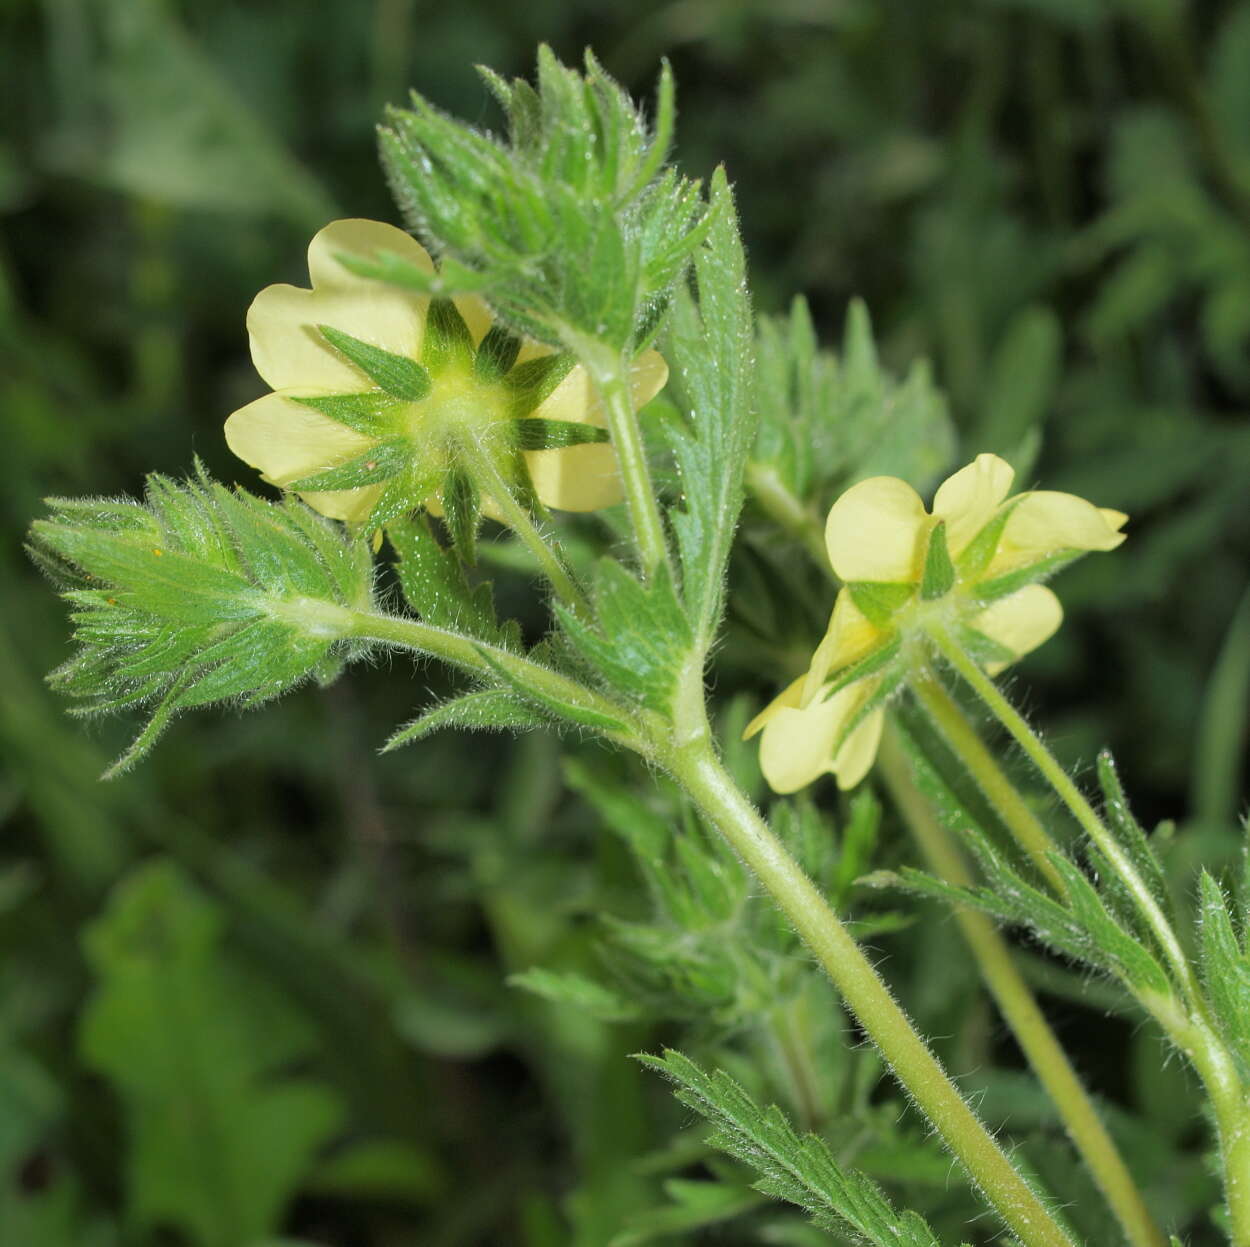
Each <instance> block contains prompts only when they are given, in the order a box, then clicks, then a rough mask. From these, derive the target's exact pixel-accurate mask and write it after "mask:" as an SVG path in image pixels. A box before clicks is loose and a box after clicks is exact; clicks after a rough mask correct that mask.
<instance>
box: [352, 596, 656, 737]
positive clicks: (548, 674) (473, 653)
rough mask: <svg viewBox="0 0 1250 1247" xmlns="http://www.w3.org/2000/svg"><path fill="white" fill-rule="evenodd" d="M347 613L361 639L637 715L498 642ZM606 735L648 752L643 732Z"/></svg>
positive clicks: (580, 704)
mask: <svg viewBox="0 0 1250 1247" xmlns="http://www.w3.org/2000/svg"><path fill="white" fill-rule="evenodd" d="M343 614H344V615H345V616H346V617H347V620H348V625H349V627H348V629H347V631H348V632H349V634H350V635H351V636H353V637H356V638H357V639H359V640H362V641H380V642H382V643H383V644H385V645H394V646H397V647H398V648H400V649H406V650H411V651H413V652H414V653H417V654H424V655H426V656H427V657H430V658H441V659H442V660H443V661H444V662H447V663H450V664H451V665H452V666H453V667H459V668H460V669H461V670H462V671H468V672H471V673H472V674H474V675H477V676H485V677H487V678H488V679H490V680H491V681H492V682H496V681H498V679H499V669H501V670H503V671H505V672H506V673H507V674H508V676H509V677H510V678H511V679H512V680H514V681H516V683H517V685H519V686H521V687H524V688H531V689H533V690H534V692H535V694H536V695H537V696H538V697H539V698H541V699H546V700H549V701H552V702H557V703H564V704H566V705H569V706H572V707H575V708H578V709H581V710H584V711H589V712H591V713H592V714H597V715H602V716H604V717H606V718H609V719H615V720H617V721H618V722H629V721H631V718H632V719H633V720H635V721H638V720H639V715H638V712H637V711H636V710H634V711H627V710H624V709H623V708H622V707H620V706H617V705H615V704H614V703H613V702H610V701H609V700H608V699H607V698H606V697H601V696H600V695H599V694H598V693H596V692H593V691H592V690H591V689H588V688H586V687H585V686H584V685H582V684H578V683H577V682H576V681H575V680H570V679H569V678H568V677H567V676H563V675H561V674H560V673H559V672H558V671H552V670H551V668H549V667H544V666H542V665H541V664H539V663H536V662H532V661H530V659H528V658H522V657H521V656H520V655H519V654H514V653H512V652H511V651H510V650H506V649H501V648H500V647H499V646H497V645H489V644H487V643H486V642H485V641H477V640H474V639H473V638H472V637H467V636H464V635H462V634H461V633H458V632H449V631H447V629H445V628H433V627H431V626H430V625H429V624H425V623H421V622H420V620H416V619H405V618H403V617H402V616H399V615H383V614H376V613H374V612H373V611H344V612H343ZM492 663H493V664H494V666H492ZM603 735H604V737H605V739H608V740H612V741H614V742H615V743H617V744H620V745H625V746H626V747H627V748H630V749H633V750H635V751H637V752H639V753H641V754H643V756H649V751H648V748H647V745H646V742H645V741H644V740H643V739H642V738H641V737H639V736H636V735H633V734H631V735H628V736H626V735H624V734H621V733H617V732H610V731H604V732H603Z"/></svg>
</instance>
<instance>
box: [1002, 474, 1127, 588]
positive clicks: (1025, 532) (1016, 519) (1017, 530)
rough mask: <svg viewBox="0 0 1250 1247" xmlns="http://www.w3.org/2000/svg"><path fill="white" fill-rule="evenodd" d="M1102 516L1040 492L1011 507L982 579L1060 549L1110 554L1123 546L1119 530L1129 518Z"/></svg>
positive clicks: (1067, 497)
mask: <svg viewBox="0 0 1250 1247" xmlns="http://www.w3.org/2000/svg"><path fill="white" fill-rule="evenodd" d="M1121 516H1122V513H1121V512H1119V511H1111V512H1110V514H1109V515H1108V514H1104V513H1103V511H1101V510H1100V509H1099V508H1098V507H1096V506H1094V504H1093V503H1092V502H1086V501H1085V499H1084V498H1078V497H1077V496H1076V495H1075V494H1063V493H1057V492H1055V491H1054V490H1047V489H1039V490H1035V491H1034V492H1032V493H1028V494H1024V495H1022V496H1021V498H1020V501H1019V502H1017V503H1016V504H1015V506H1014V507H1012V510H1011V514H1010V515H1009V516H1008V517H1007V523H1006V525H1005V527H1004V528H1003V535H1002V538H1001V539H1000V541H999V543H998V549H997V550H996V551H995V553H994V557H993V559H991V560H990V565H989V567H988V568H987V569H986V571H985V577H986V578H987V579H988V578H991V577H993V576H997V575H1001V574H1003V573H1005V572H1009V571H1013V570H1015V569H1016V568H1019V567H1027V566H1028V565H1029V564H1031V563H1036V562H1039V561H1040V560H1041V559H1044V558H1047V557H1048V556H1050V555H1052V554H1058V553H1060V552H1062V551H1064V550H1114V549H1115V548H1116V546H1118V545H1120V544H1121V543H1122V542H1123V541H1124V534H1123V533H1121V532H1118V531H1117V528H1118V527H1119V525H1121V524H1123V523H1124V522H1125V520H1126V519H1127V517H1123V518H1121Z"/></svg>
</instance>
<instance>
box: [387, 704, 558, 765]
mask: <svg viewBox="0 0 1250 1247" xmlns="http://www.w3.org/2000/svg"><path fill="white" fill-rule="evenodd" d="M550 723H551V720H550V719H549V718H548V717H547V716H546V715H543V714H539V713H537V712H536V711H535V710H534V707H533V705H532V704H531V703H529V702H525V701H522V700H521V699H520V698H519V697H517V696H515V695H514V694H512V693H509V692H506V691H505V690H503V689H483V690H482V691H481V692H478V693H466V694H465V695H464V696H463V697H457V698H455V699H453V700H452V701H445V702H440V703H439V704H438V705H436V706H435V707H434V708H433V709H431V710H427V711H425V712H424V713H423V714H422V715H421V716H420V717H419V718H416V719H414V720H413V721H412V722H411V723H408V724H406V725H405V726H404V727H402V728H400V729H399V730H398V731H397V732H395V733H394V734H393V735H392V736H391V737H390V739H389V740H387V742H386V744H385V745H383V747H382V752H383V753H390V752H391V750H392V749H398V748H399V747H400V746H401V745H410V744H412V742H413V741H417V740H423V739H424V738H425V737H427V736H429V735H431V734H432V733H434V732H437V731H440V730H441V729H443V728H459V729H462V730H467V731H474V732H499V731H511V732H525V731H529V730H530V729H532V728H536V727H546V726H549V725H550Z"/></svg>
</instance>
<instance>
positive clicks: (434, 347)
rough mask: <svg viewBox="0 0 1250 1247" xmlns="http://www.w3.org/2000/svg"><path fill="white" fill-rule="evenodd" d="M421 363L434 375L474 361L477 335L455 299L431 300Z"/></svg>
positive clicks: (465, 365)
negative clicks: (470, 327)
mask: <svg viewBox="0 0 1250 1247" xmlns="http://www.w3.org/2000/svg"><path fill="white" fill-rule="evenodd" d="M421 362H422V363H423V364H424V365H425V367H426V369H427V370H428V371H429V374H430V375H431V376H437V375H438V374H439V373H441V372H443V371H445V370H446V369H447V368H450V367H454V366H456V365H459V366H461V367H468V366H469V365H471V364H472V363H473V362H474V351H473V335H472V334H471V333H470V332H469V326H468V325H466V324H465V322H464V317H463V316H461V315H460V309H459V308H458V307H457V306H456V305H455V303H454V302H453V301H452V300H451V299H431V300H430V310H429V312H428V314H427V315H426V318H425V342H424V343H423V345H422V347H421Z"/></svg>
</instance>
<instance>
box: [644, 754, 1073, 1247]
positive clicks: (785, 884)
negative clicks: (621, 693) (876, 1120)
mask: <svg viewBox="0 0 1250 1247" xmlns="http://www.w3.org/2000/svg"><path fill="white" fill-rule="evenodd" d="M664 761H665V764H666V765H667V766H668V767H669V769H670V770H671V771H672V773H673V774H674V775H675V776H676V778H677V779H678V780H679V782H680V783H681V784H682V785H683V787H684V788H685V789H686V791H687V792H688V793H689V794H690V796H691V797H692V798H693V799H694V801H695V802H696V803H697V804H698V806H699V808H700V809H701V810H702V811H703V813H704V814H705V815H706V816H707V818H708V819H709V820H710V821H711V822H712V823H713V824H714V825H715V826H716V827H717V828H718V829H719V830H720V832H721V834H722V835H723V836H724V837H725V838H726V840H728V841H729V843H730V844H731V845H732V846H733V847H734V849H735V850H736V851H737V853H738V854H739V855H740V856H741V857H742V859H743V861H745V862H746V864H747V865H748V866H749V867H750V868H751V870H752V871H754V872H755V875H756V876H757V877H758V878H759V880H760V882H761V883H762V884H763V885H764V886H765V887H766V888H767V889H768V891H769V892H770V893H771V894H772V896H773V899H774V900H775V901H776V902H777V904H778V905H779V906H780V907H781V909H782V911H783V912H784V913H785V914H786V916H787V917H788V918H789V919H790V921H791V922H792V923H793V924H794V927H795V929H796V930H797V931H798V933H799V934H800V936H801V937H802V938H803V940H804V941H805V942H806V943H807V945H808V947H809V948H810V949H811V950H812V952H813V953H814V954H815V955H816V957H817V959H818V960H819V961H820V963H821V965H822V966H824V968H825V970H826V972H827V973H828V975H829V977H830V978H831V979H832V980H833V982H834V984H835V986H836V987H837V988H838V990H839V991H840V992H841V994H842V997H843V999H844V1000H845V1001H846V1003H847V1005H848V1006H849V1007H850V1009H851V1010H852V1012H853V1013H854V1014H855V1016H856V1018H857V1019H858V1020H859V1022H860V1025H862V1026H863V1028H864V1029H865V1030H866V1031H867V1032H868V1034H869V1035H870V1036H871V1037H872V1040H873V1042H874V1043H875V1044H876V1045H877V1047H878V1048H879V1049H880V1051H881V1053H882V1055H883V1056H884V1057H885V1059H886V1061H887V1062H888V1063H889V1065H890V1068H891V1069H892V1070H893V1071H894V1073H895V1076H896V1077H897V1078H898V1080H899V1082H900V1083H902V1085H903V1087H904V1088H905V1089H906V1091H907V1092H908V1094H909V1095H910V1096H911V1097H912V1099H913V1100H914V1101H915V1103H916V1104H917V1106H918V1107H919V1108H920V1109H921V1111H922V1112H924V1113H925V1115H926V1116H927V1117H928V1118H929V1120H930V1121H931V1122H932V1123H933V1125H934V1127H935V1128H936V1129H937V1131H938V1133H939V1134H940V1135H941V1137H942V1139H943V1141H944V1142H945V1143H946V1145H947V1147H949V1148H950V1150H951V1151H952V1152H953V1153H954V1154H955V1156H957V1157H958V1158H959V1160H960V1162H961V1163H962V1164H963V1166H964V1168H965V1169H966V1170H967V1172H968V1174H969V1176H970V1177H971V1179H972V1181H973V1182H974V1183H975V1184H976V1185H977V1186H978V1187H979V1188H980V1190H981V1191H982V1192H983V1193H984V1195H985V1197H986V1198H987V1200H988V1201H989V1202H990V1203H991V1204H992V1205H993V1207H994V1208H995V1209H996V1210H997V1211H998V1214H999V1215H1000V1216H1001V1217H1002V1219H1003V1221H1004V1222H1005V1223H1006V1224H1007V1225H1008V1226H1009V1227H1010V1228H1011V1229H1012V1230H1013V1231H1014V1232H1015V1234H1016V1235H1017V1236H1018V1237H1019V1239H1020V1241H1021V1243H1022V1244H1024V1247H1072V1244H1071V1239H1069V1237H1068V1235H1067V1234H1066V1233H1065V1232H1064V1230H1063V1229H1062V1228H1061V1227H1060V1225H1059V1223H1058V1222H1057V1221H1055V1219H1054V1218H1053V1217H1052V1216H1051V1214H1050V1213H1049V1212H1048V1211H1047V1210H1046V1208H1045V1207H1044V1205H1043V1204H1042V1202H1041V1201H1040V1200H1039V1198H1038V1197H1037V1195H1036V1193H1035V1192H1034V1191H1033V1190H1032V1189H1031V1188H1030V1186H1029V1185H1028V1183H1027V1182H1026V1181H1025V1180H1024V1178H1023V1177H1022V1176H1021V1175H1020V1173H1019V1172H1018V1171H1017V1170H1016V1168H1015V1167H1014V1166H1013V1165H1012V1163H1011V1161H1010V1160H1008V1158H1007V1156H1006V1155H1005V1154H1004V1153H1003V1151H1002V1149H1001V1148H1000V1147H999V1146H998V1144H997V1143H996V1142H995V1141H994V1139H993V1138H992V1136H991V1135H990V1133H989V1132H988V1131H987V1130H986V1128H985V1126H984V1125H983V1124H982V1123H981V1122H980V1120H979V1119H978V1118H977V1116H976V1114H975V1113H974V1112H973V1111H972V1109H971V1108H970V1107H969V1106H968V1104H967V1102H966V1101H965V1100H964V1098H963V1097H962V1096H961V1095H960V1093H959V1090H958V1089H957V1088H956V1086H955V1084H954V1083H953V1082H952V1081H951V1080H950V1077H949V1076H948V1075H947V1074H946V1072H945V1070H943V1069H942V1067H941V1065H940V1064H939V1063H938V1061H937V1060H936V1058H935V1057H934V1056H933V1054H932V1053H931V1052H930V1051H929V1049H928V1048H927V1047H926V1045H925V1042H924V1040H923V1039H921V1037H920V1036H919V1035H918V1034H917V1033H916V1030H915V1028H914V1027H913V1026H912V1024H911V1022H910V1020H909V1019H908V1017H907V1015H906V1014H905V1013H904V1012H903V1010H902V1009H901V1008H900V1007H899V1005H898V1003H897V1001H895V999H894V997H893V996H892V995H891V994H890V990H889V988H888V987H886V985H885V983H884V982H882V980H881V978H880V977H879V976H878V974H877V972H876V971H875V970H874V969H873V967H872V964H871V963H870V962H869V960H868V958H867V957H866V956H865V955H864V953H863V951H862V950H861V949H860V947H859V945H858V944H856V942H855V940H854V939H853V938H852V937H851V935H850V933H849V932H848V931H847V929H846V927H845V926H844V925H843V924H842V923H841V921H839V919H838V917H837V915H836V914H835V913H834V912H833V910H832V909H830V907H829V905H828V903H827V902H826V901H825V899H824V897H823V896H821V894H820V892H819V891H817V889H816V887H815V885H814V884H813V883H812V881H811V880H810V879H809V878H808V877H807V876H806V875H805V874H804V873H803V870H802V869H801V867H800V866H799V865H798V863H797V862H796V861H795V860H794V859H793V858H792V857H791V856H790V855H789V853H787V852H786V850H785V848H784V846H783V845H782V844H781V842H780V841H779V840H778V839H777V838H776V836H774V835H773V833H772V832H771V831H770V830H769V828H768V825H767V824H766V823H765V822H764V820H763V819H762V818H761V817H760V815H759V813H758V812H757V811H756V810H755V808H754V806H752V804H751V802H750V801H749V800H748V799H747V798H746V796H744V795H743V793H742V791H741V790H740V789H739V788H738V787H737V785H736V784H735V783H734V781H733V779H732V778H731V777H730V775H729V774H728V772H727V771H726V770H725V769H724V767H723V766H722V765H721V763H720V761H719V760H718V759H717V757H716V755H715V753H714V751H713V748H712V745H711V738H710V734H707V733H705V734H703V735H702V736H701V737H700V738H699V739H698V740H697V741H694V742H692V743H691V745H689V746H688V747H687V748H685V749H683V750H680V751H677V752H675V753H674V754H673V755H670V756H669V757H667V758H666V759H664Z"/></svg>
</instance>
